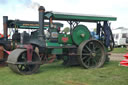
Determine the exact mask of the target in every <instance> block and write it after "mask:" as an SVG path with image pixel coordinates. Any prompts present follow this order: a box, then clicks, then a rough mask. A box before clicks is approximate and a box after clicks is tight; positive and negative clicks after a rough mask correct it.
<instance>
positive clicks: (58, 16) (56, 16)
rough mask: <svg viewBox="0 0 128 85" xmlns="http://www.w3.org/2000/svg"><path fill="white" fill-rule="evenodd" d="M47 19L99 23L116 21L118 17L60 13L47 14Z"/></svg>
mask: <svg viewBox="0 0 128 85" xmlns="http://www.w3.org/2000/svg"><path fill="white" fill-rule="evenodd" d="M45 17H46V18H50V17H52V18H53V20H64V21H83V22H98V21H116V20H117V18H116V17H112V16H100V15H83V14H73V13H60V12H46V13H45Z"/></svg>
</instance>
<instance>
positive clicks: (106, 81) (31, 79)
mask: <svg viewBox="0 0 128 85" xmlns="http://www.w3.org/2000/svg"><path fill="white" fill-rule="evenodd" d="M61 63H62V62H61V61H59V62H55V63H52V64H45V65H42V66H41V67H40V70H39V72H38V73H36V74H33V75H18V74H16V73H14V72H12V71H11V70H10V69H9V68H8V67H0V85H128V68H126V67H121V66H119V65H118V64H119V62H114V61H111V62H110V63H107V64H105V66H104V67H103V68H98V69H83V68H82V67H80V66H76V67H66V66H63V65H61Z"/></svg>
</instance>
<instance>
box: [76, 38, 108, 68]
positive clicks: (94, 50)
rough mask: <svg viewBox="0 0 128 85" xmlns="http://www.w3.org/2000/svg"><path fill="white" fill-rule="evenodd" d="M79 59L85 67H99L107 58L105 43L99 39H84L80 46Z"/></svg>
mask: <svg viewBox="0 0 128 85" xmlns="http://www.w3.org/2000/svg"><path fill="white" fill-rule="evenodd" d="M78 55H79V56H78V60H79V62H80V64H81V65H82V66H83V67H84V68H99V67H101V66H103V64H104V63H105V59H106V51H105V47H104V45H103V44H102V43H101V42H100V41H98V40H86V41H83V42H82V43H81V44H80V45H79V47H78Z"/></svg>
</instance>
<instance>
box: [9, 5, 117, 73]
mask: <svg viewBox="0 0 128 85" xmlns="http://www.w3.org/2000/svg"><path fill="white" fill-rule="evenodd" d="M45 20H49V29H48V33H49V36H46V34H44V31H45V28H44V21H45ZM53 20H58V21H67V22H68V23H69V25H70V33H62V32H61V31H60V29H55V27H54V26H53ZM108 21H116V17H108V16H92V15H78V14H66V13H57V12H49V11H47V12H46V11H45V8H44V7H43V6H40V8H39V29H37V30H36V31H35V32H34V33H33V34H32V35H31V38H30V40H29V42H28V43H27V44H22V43H21V45H19V46H18V48H17V49H15V50H14V51H12V52H11V54H10V55H9V57H8V60H7V62H8V66H9V67H10V68H11V69H12V70H13V71H14V72H17V73H19V74H32V73H35V72H37V70H38V69H39V67H40V65H41V64H42V61H44V60H45V59H46V58H47V57H49V56H53V57H56V56H57V57H61V58H62V59H63V61H64V64H65V65H66V64H72V65H78V64H80V65H81V66H83V67H84V68H99V67H101V66H103V65H104V63H105V61H106V59H107V58H108V51H111V50H112V48H113V47H114V41H113V37H112V32H111V29H110V25H109V22H108ZM80 22H92V23H96V24H97V29H96V31H97V36H98V37H97V38H95V35H91V33H90V31H89V30H88V28H87V26H85V25H82V24H80ZM101 22H102V23H103V25H101ZM43 63H44V62H43Z"/></svg>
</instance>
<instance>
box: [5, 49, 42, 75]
mask: <svg viewBox="0 0 128 85" xmlns="http://www.w3.org/2000/svg"><path fill="white" fill-rule="evenodd" d="M11 58H15V59H14V60H16V61H15V62H16V63H15V62H12V63H8V66H9V67H10V68H11V70H13V71H14V72H16V73H19V74H24V75H29V74H33V73H35V72H37V71H38V69H39V67H40V64H39V63H38V62H39V61H40V59H39V57H38V55H37V54H36V52H33V54H32V62H28V61H27V51H26V50H25V49H16V50H14V51H12V53H11V54H10V55H9V58H8V62H11Z"/></svg>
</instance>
